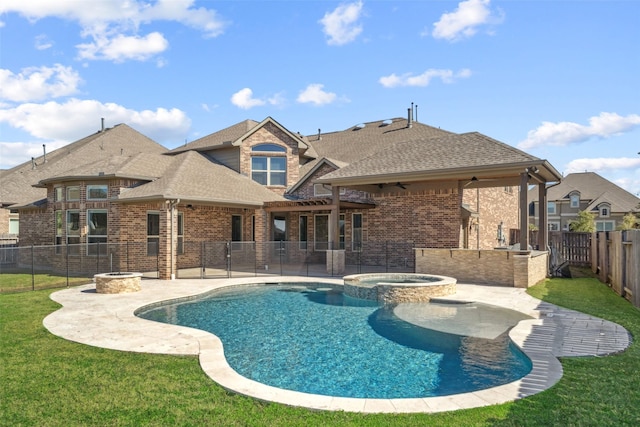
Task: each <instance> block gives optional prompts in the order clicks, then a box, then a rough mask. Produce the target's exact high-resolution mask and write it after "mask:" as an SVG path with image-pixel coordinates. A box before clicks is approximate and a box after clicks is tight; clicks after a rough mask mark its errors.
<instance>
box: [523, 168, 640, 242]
mask: <svg viewBox="0 0 640 427" xmlns="http://www.w3.org/2000/svg"><path fill="white" fill-rule="evenodd" d="M639 210H640V198H638V197H636V196H634V195H633V194H631V193H629V192H628V191H626V190H624V189H622V188H620V187H618V186H617V185H616V184H614V183H613V182H611V181H609V180H606V179H604V178H603V177H601V176H600V175H598V174H597V173H595V172H582V173H572V174H569V175H567V176H565V177H564V178H562V182H560V183H558V184H555V185H552V186H550V187H549V188H548V189H547V209H546V211H547V223H548V227H549V230H550V231H561V230H562V231H568V230H569V225H570V223H571V221H574V220H576V219H577V218H578V212H580V211H587V212H591V213H593V214H595V222H596V230H597V231H613V230H615V229H616V228H617V227H618V226H619V225H620V223H621V222H622V218H623V217H624V216H625V215H626V214H627V213H629V212H632V213H635V212H638V211H639ZM529 221H530V223H531V224H533V225H536V226H538V225H539V224H540V208H539V202H538V194H537V192H535V191H533V192H529Z"/></svg>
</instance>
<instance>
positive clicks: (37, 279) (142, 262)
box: [0, 241, 415, 292]
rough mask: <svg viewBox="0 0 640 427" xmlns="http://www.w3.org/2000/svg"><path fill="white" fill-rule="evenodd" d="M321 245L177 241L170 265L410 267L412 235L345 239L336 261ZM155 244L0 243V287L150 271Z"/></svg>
mask: <svg viewBox="0 0 640 427" xmlns="http://www.w3.org/2000/svg"><path fill="white" fill-rule="evenodd" d="M327 249H331V248H330V247H329V245H328V244H327V243H326V242H325V243H323V244H317V243H316V244H314V242H287V241H282V242H281V241H277V242H264V243H258V242H230V241H223V242H183V241H179V242H178V253H177V255H176V257H177V259H176V260H175V262H176V265H177V268H176V271H175V272H173V273H174V274H175V277H176V278H179V279H196V278H199V279H206V278H222V277H250V276H262V275H282V276H314V277H331V276H342V275H346V274H356V273H375V272H413V271H414V269H415V256H414V253H413V249H414V245H413V243H406V242H363V243H361V244H358V245H353V246H352V245H348V246H347V247H346V248H340V249H344V252H343V253H344V259H343V261H342V260H340V259H339V258H334V257H332V256H331V255H332V254H333V252H332V251H327ZM159 252H160V251H158V248H157V242H142V243H123V244H115V243H92V244H79V245H57V246H56V245H47V246H12V247H0V292H12V291H25V290H36V289H45V288H53V287H64V286H71V285H76V284H82V283H89V282H91V281H92V280H93V276H94V275H95V274H99V273H108V272H140V273H143V277H144V278H158V277H159V273H158V272H159V269H160V262H161V260H160V255H159ZM328 256H329V261H328V260H327V257H328ZM169 263H171V260H169Z"/></svg>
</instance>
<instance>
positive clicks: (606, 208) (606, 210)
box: [598, 205, 609, 231]
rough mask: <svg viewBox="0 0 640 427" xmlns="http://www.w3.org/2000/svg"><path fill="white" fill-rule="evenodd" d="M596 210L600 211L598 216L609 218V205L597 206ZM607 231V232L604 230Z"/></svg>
mask: <svg viewBox="0 0 640 427" xmlns="http://www.w3.org/2000/svg"><path fill="white" fill-rule="evenodd" d="M598 210H599V211H600V216H601V217H603V218H608V217H609V205H600V206H598ZM604 231H608V230H604Z"/></svg>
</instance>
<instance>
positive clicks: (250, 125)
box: [170, 117, 315, 158]
mask: <svg viewBox="0 0 640 427" xmlns="http://www.w3.org/2000/svg"><path fill="white" fill-rule="evenodd" d="M267 123H271V124H273V125H275V126H276V127H278V128H280V129H281V130H282V131H283V132H284V133H286V134H288V135H290V136H291V138H292V139H294V140H295V141H297V143H298V147H299V148H300V149H301V150H303V151H305V156H307V157H312V158H313V157H315V153H314V152H313V150H308V148H309V147H308V144H307V138H306V137H304V136H302V135H300V134H294V133H292V132H290V131H289V130H288V129H286V128H285V127H284V126H282V125H281V124H280V123H278V122H277V121H275V120H274V119H273V118H271V117H267V118H265V119H264V120H263V121H261V122H260V123H258V122H256V121H253V120H245V121H242V122H240V123H236V124H235V125H233V126H229V127H228V128H225V129H222V130H220V131H218V132H214V133H212V134H209V135H207V136H203V137H202V138H200V139H197V140H195V141H193V142H190V143H189V144H186V145H184V146H182V147H178V148H174V149H173V150H171V151H170V153H171V154H177V153H183V152H185V151H188V150H195V151H209V150H215V149H218V148H223V147H230V146H233V145H236V146H237V145H240V144H241V143H242V140H243V139H244V138H246V137H248V136H249V135H250V134H251V133H253V132H255V131H257V130H258V129H260V128H261V127H263V126H265V125H266V124H267Z"/></svg>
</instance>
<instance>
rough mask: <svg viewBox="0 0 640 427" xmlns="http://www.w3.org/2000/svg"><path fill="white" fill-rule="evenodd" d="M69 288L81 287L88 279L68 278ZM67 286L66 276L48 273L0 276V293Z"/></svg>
mask: <svg viewBox="0 0 640 427" xmlns="http://www.w3.org/2000/svg"><path fill="white" fill-rule="evenodd" d="M68 280H69V286H75V285H83V284H86V283H89V282H91V278H89V277H69V279H68ZM65 286H67V277H66V276H57V275H53V274H49V273H36V274H34V275H33V276H32V275H31V274H25V273H21V272H15V273H14V272H6V271H2V272H1V274H0V293H6V292H23V291H30V290H32V289H52V288H63V287H65Z"/></svg>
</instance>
